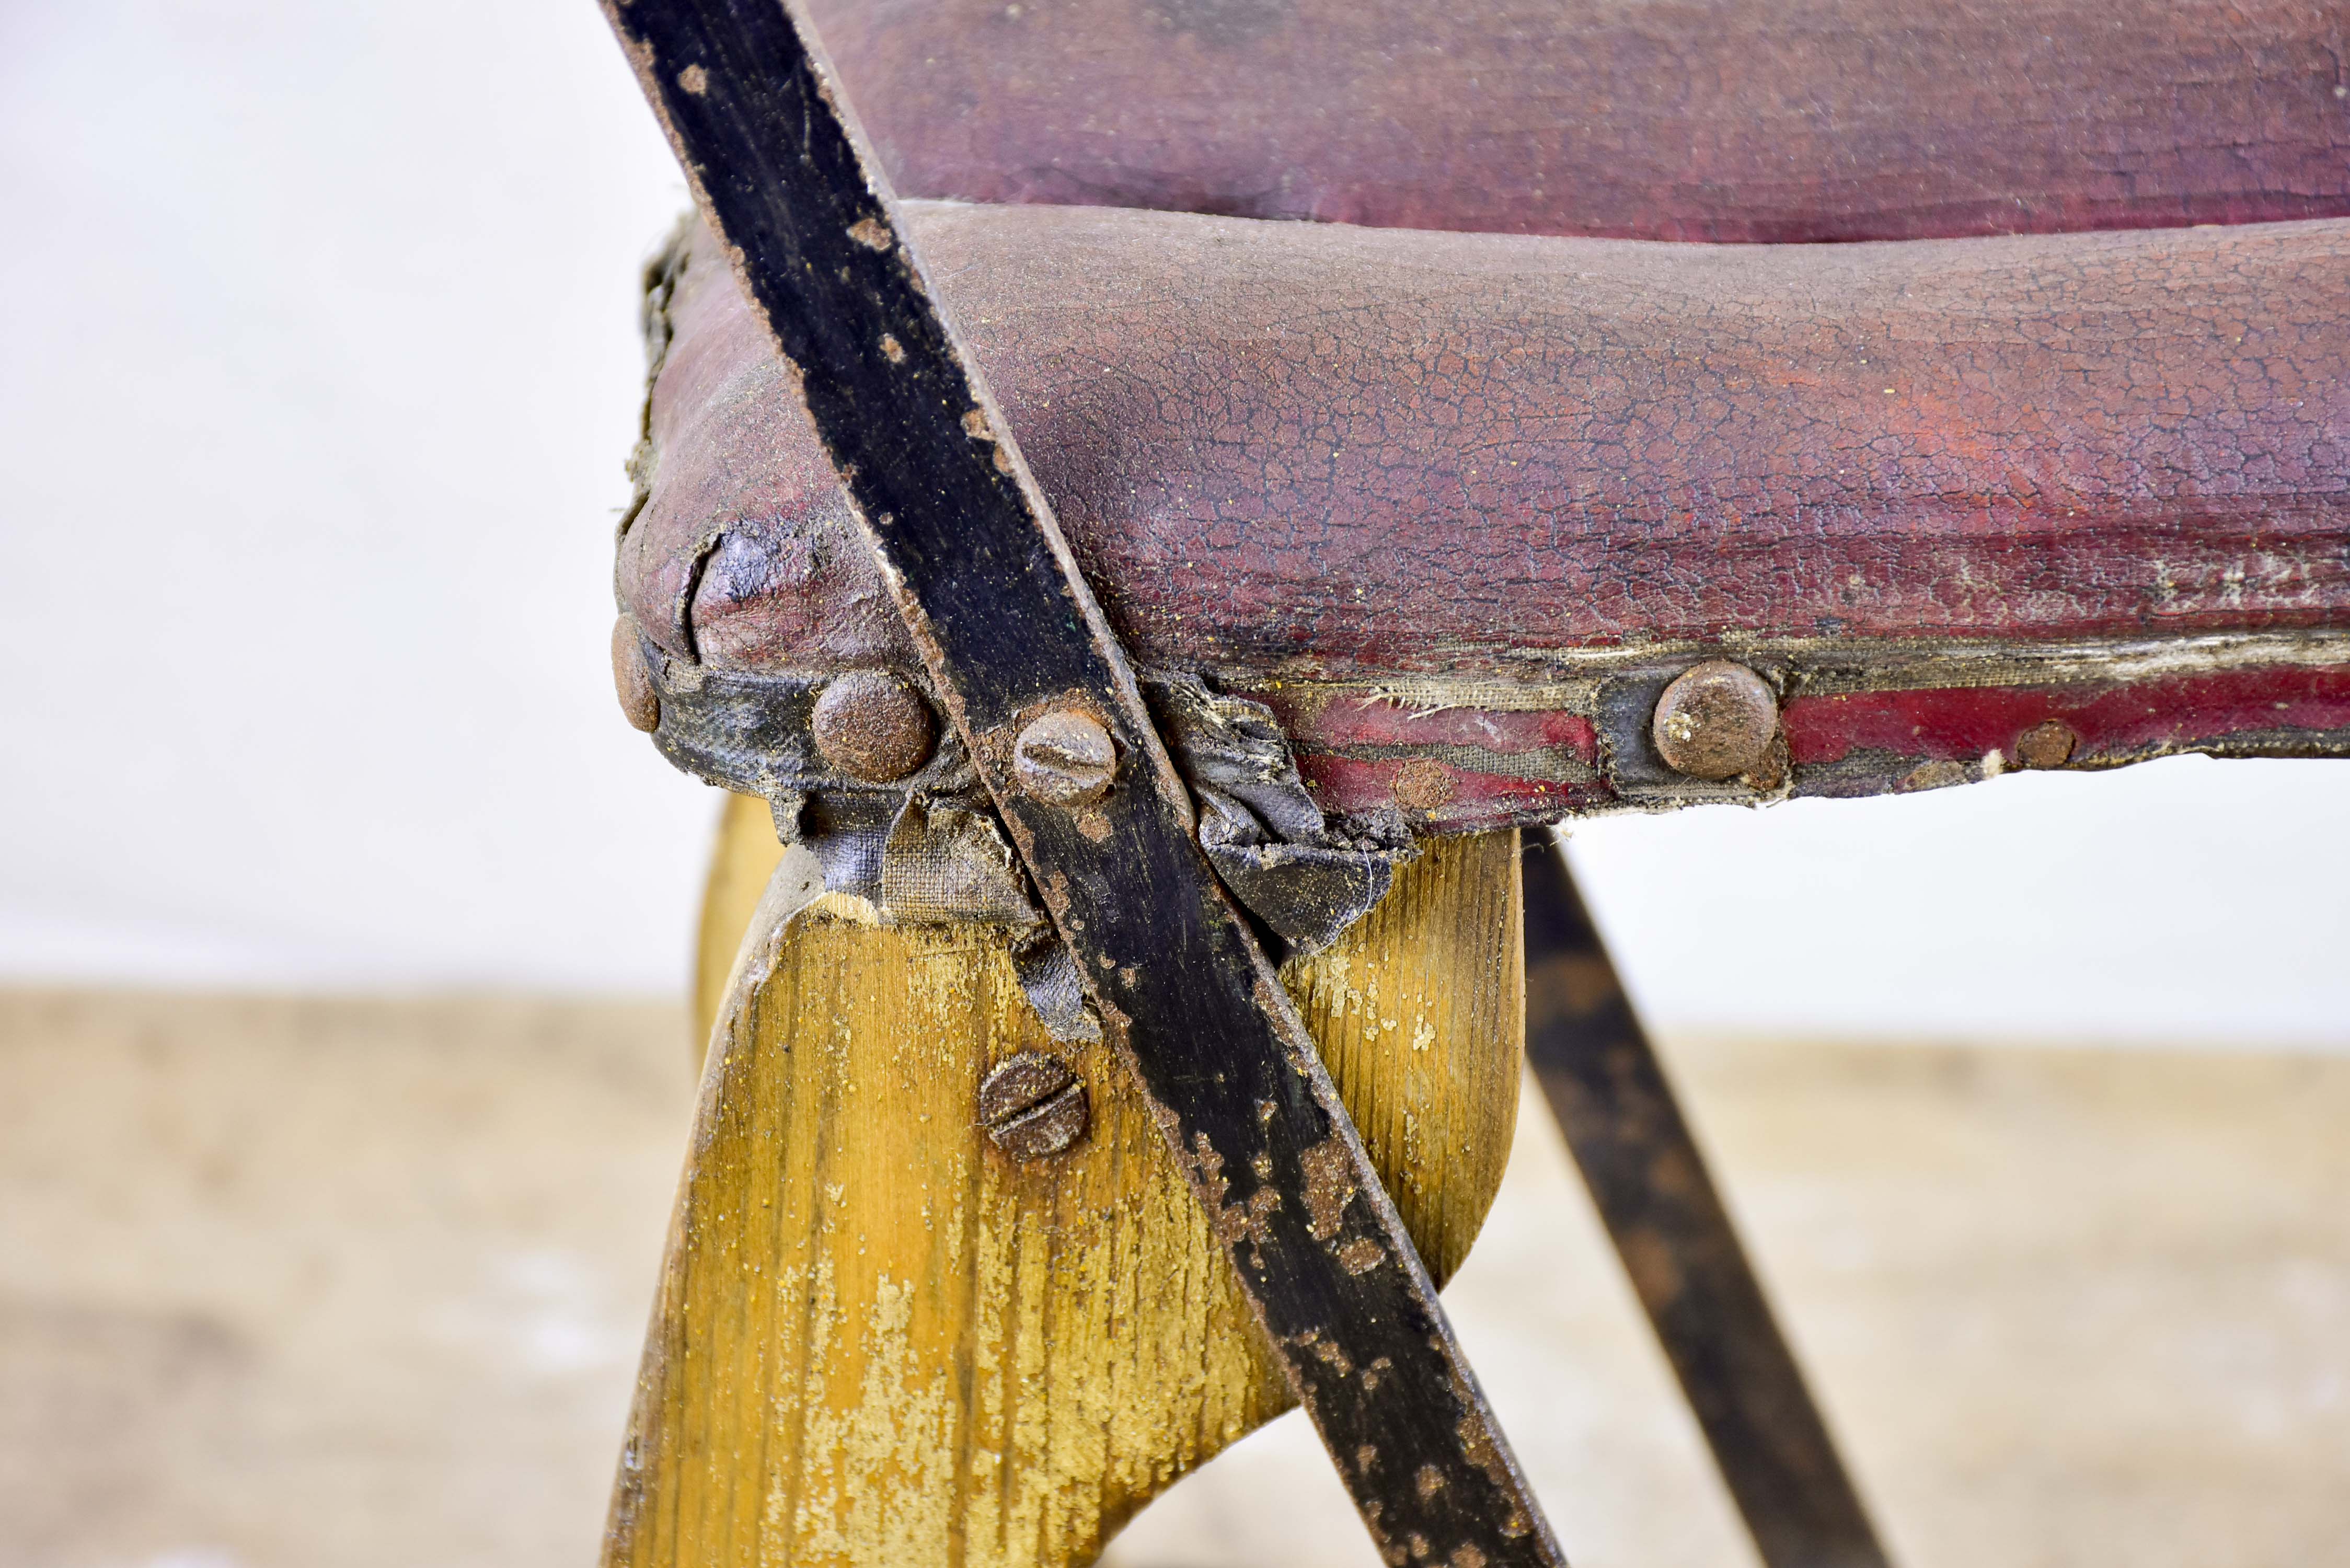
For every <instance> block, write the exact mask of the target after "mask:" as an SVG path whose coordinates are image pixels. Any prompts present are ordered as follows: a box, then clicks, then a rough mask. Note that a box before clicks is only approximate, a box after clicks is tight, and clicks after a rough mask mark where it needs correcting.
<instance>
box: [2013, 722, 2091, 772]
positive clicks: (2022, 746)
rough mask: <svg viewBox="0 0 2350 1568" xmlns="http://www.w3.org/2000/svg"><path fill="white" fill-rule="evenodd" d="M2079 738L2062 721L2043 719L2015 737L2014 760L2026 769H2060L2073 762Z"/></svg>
mask: <svg viewBox="0 0 2350 1568" xmlns="http://www.w3.org/2000/svg"><path fill="white" fill-rule="evenodd" d="M2080 743H2081V737H2080V736H2078V735H2076V734H2074V733H2073V726H2072V725H2070V724H2067V723H2066V722H2064V721H2063V720H2062V719H2043V720H2042V721H2041V722H2039V723H2037V724H2034V725H2033V726H2032V728H2030V729H2029V730H2026V731H2024V732H2023V733H2022V735H2020V736H2018V737H2017V739H2016V742H2015V760H2016V761H2017V762H2019V763H2022V764H2023V765H2024V766H2025V767H2027V768H2061V767H2063V766H2064V764H2065V763H2069V762H2071V761H2072V760H2073V748H2074V747H2075V746H2077V745H2079V744H2080Z"/></svg>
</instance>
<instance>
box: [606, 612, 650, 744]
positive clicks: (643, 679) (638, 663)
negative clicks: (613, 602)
mask: <svg viewBox="0 0 2350 1568" xmlns="http://www.w3.org/2000/svg"><path fill="white" fill-rule="evenodd" d="M612 687H613V690H614V691H618V692H619V697H620V711H621V713H622V714H623V715H625V716H626V717H627V719H628V721H629V724H630V725H632V726H634V727H635V728H637V729H639V730H642V731H643V732H645V733H646V734H648V735H650V734H651V733H652V732H654V731H655V730H658V729H660V691H657V690H656V689H655V688H654V686H653V672H652V670H651V668H650V666H648V665H647V664H646V663H645V645H644V644H643V642H642V641H640V640H639V639H638V637H637V623H636V622H635V621H633V620H631V619H629V618H628V617H627V616H622V617H621V618H619V619H618V620H616V621H614V622H613V623H612Z"/></svg>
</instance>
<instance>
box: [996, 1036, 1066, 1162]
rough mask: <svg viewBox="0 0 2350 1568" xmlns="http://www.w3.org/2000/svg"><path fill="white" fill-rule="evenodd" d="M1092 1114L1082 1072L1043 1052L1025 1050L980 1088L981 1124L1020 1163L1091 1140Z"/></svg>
mask: <svg viewBox="0 0 2350 1568" xmlns="http://www.w3.org/2000/svg"><path fill="white" fill-rule="evenodd" d="M1091 1111H1092V1107H1091V1105H1090V1103H1089V1102H1088V1101H1087V1097H1086V1085H1085V1083H1084V1080H1082V1079H1080V1078H1079V1077H1078V1076H1077V1075H1076V1069H1074V1068H1072V1067H1071V1066H1070V1065H1069V1064H1067V1063H1066V1062H1064V1061H1062V1060H1061V1059H1060V1058H1059V1057H1058V1056H1052V1055H1047V1054H1045V1053H1044V1052H1042V1051H1023V1052H1022V1053H1020V1054H1018V1055H1017V1056H1014V1057H1013V1058H1012V1059H1011V1060H1010V1061H1008V1062H1005V1063H1003V1064H1001V1065H1000V1066H998V1067H996V1068H995V1069H994V1070H993V1072H991V1073H989V1074H988V1075H987V1077H986V1078H985V1080H983V1082H982V1083H981V1084H980V1085H979V1125H980V1126H982V1127H985V1128H986V1129H987V1136H988V1137H990V1138H991V1139H993V1141H994V1144H995V1147H998V1148H1000V1149H1002V1150H1003V1152H1004V1153H1006V1154H1008V1155H1010V1156H1012V1157H1013V1158H1014V1159H1042V1158H1045V1157H1046V1156H1048V1155H1055V1154H1058V1153H1060V1152H1061V1151H1062V1150H1063V1149H1065V1148H1067V1147H1070V1146H1071V1145H1072V1144H1074V1143H1076V1141H1077V1140H1078V1139H1079V1138H1081V1137H1085V1136H1086V1126H1087V1121H1088V1120H1089V1119H1090V1116H1091Z"/></svg>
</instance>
